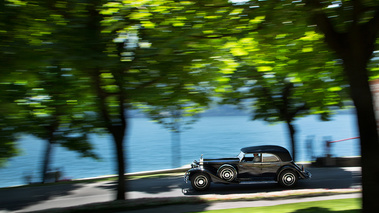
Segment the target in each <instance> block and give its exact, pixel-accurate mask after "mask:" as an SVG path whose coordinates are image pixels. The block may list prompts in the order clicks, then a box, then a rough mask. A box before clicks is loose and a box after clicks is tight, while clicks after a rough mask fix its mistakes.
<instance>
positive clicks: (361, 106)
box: [344, 50, 379, 212]
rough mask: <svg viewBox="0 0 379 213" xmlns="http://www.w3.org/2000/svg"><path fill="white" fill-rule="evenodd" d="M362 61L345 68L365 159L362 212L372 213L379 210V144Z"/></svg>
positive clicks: (353, 61) (353, 60)
mask: <svg viewBox="0 0 379 213" xmlns="http://www.w3.org/2000/svg"><path fill="white" fill-rule="evenodd" d="M351 52H354V50H352V51H351ZM359 59H360V57H356V56H355V55H354V54H352V56H351V57H350V58H346V59H344V68H345V72H346V74H347V76H348V77H349V82H350V90H351V97H352V99H353V101H354V105H355V108H356V111H357V117H358V119H357V121H358V128H359V134H360V145H361V158H362V159H361V163H362V190H363V193H362V194H363V195H362V198H363V199H362V209H363V212H371V211H372V209H379V202H378V201H377V198H378V197H379V181H378V180H379V164H378V163H377V162H378V153H379V140H378V132H377V126H376V119H375V111H374V107H373V98H372V94H371V90H370V85H369V82H368V76H367V70H366V63H365V62H364V61H362V60H359Z"/></svg>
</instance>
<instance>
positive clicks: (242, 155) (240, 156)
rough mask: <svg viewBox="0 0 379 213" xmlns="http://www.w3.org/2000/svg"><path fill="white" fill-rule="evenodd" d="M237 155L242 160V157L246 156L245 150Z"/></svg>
mask: <svg viewBox="0 0 379 213" xmlns="http://www.w3.org/2000/svg"><path fill="white" fill-rule="evenodd" d="M237 157H238V158H239V159H240V162H241V161H242V159H243V158H244V157H245V153H244V152H240V153H239V154H238V156H237Z"/></svg>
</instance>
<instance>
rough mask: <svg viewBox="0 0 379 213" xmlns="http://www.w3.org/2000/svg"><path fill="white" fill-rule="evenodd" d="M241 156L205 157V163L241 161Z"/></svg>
mask: <svg viewBox="0 0 379 213" xmlns="http://www.w3.org/2000/svg"><path fill="white" fill-rule="evenodd" d="M239 161H240V160H239V158H216V159H204V164H224V163H239Z"/></svg>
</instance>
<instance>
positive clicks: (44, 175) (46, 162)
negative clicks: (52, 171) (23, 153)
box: [41, 140, 53, 183]
mask: <svg viewBox="0 0 379 213" xmlns="http://www.w3.org/2000/svg"><path fill="white" fill-rule="evenodd" d="M52 149H53V142H52V141H51V140H47V141H46V147H45V155H44V156H43V162H42V169H41V182H42V183H46V179H47V172H48V171H49V167H50V163H51V155H52V154H51V153H52Z"/></svg>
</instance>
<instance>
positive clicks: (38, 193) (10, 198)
mask: <svg viewBox="0 0 379 213" xmlns="http://www.w3.org/2000/svg"><path fill="white" fill-rule="evenodd" d="M78 188H80V186H79V184H68V183H67V184H54V185H41V186H28V187H17V188H4V189H0V198H1V199H0V210H7V211H17V210H21V209H24V208H25V207H28V206H31V205H36V204H38V203H41V202H44V201H46V200H49V199H51V198H52V197H57V196H65V195H69V194H70V193H71V192H72V191H74V190H76V189H78Z"/></svg>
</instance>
